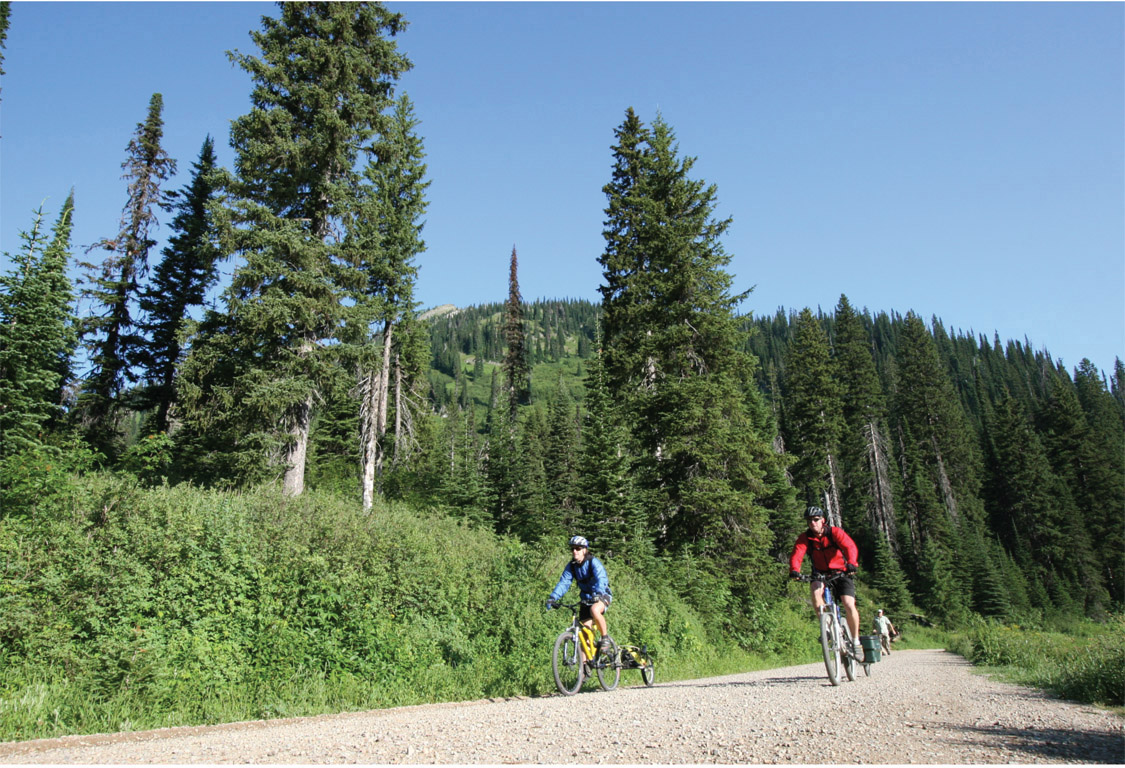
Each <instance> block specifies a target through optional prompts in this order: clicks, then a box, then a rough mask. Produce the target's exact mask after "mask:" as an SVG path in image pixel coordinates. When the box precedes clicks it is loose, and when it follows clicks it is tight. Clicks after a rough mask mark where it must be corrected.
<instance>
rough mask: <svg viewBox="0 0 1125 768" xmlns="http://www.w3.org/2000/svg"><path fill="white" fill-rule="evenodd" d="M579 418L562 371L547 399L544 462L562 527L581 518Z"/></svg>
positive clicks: (550, 496)
mask: <svg viewBox="0 0 1125 768" xmlns="http://www.w3.org/2000/svg"><path fill="white" fill-rule="evenodd" d="M578 420H579V411H578V409H577V406H576V405H575V403H574V398H572V397H571V396H570V391H569V390H568V389H567V387H566V384H565V383H564V382H563V380H562V374H561V373H560V374H559V377H558V386H557V387H556V389H555V392H554V393H553V395H552V396H551V397H550V399H549V400H548V402H547V436H546V440H545V442H544V445H543V460H544V461H543V466H544V470H545V472H546V475H547V500H548V503H549V504H550V506H551V508H552V509H553V510H554V511H555V514H556V515H557V516H558V518H559V520H560V525H561V527H562V529H563V530H570V529H571V528H572V527H573V523H575V522H576V521H577V519H578V510H577V506H578V499H577V496H578V455H579V430H578Z"/></svg>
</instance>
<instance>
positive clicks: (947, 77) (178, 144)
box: [0, 1, 1125, 372]
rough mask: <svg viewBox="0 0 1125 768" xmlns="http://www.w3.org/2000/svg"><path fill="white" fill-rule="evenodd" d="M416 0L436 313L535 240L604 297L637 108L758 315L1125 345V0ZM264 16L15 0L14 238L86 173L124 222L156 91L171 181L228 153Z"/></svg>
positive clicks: (496, 291)
mask: <svg viewBox="0 0 1125 768" xmlns="http://www.w3.org/2000/svg"><path fill="white" fill-rule="evenodd" d="M388 7H390V8H391V9H392V10H395V11H400V12H402V13H403V14H404V15H405V16H406V18H407V20H408V21H409V22H410V26H409V28H408V29H407V30H406V32H405V33H403V34H402V35H401V36H400V37H399V38H398V41H399V45H400V47H401V48H402V50H404V51H405V52H406V53H407V55H408V56H409V57H410V58H411V59H412V60H413V62H414V65H415V66H414V69H413V70H412V71H411V72H409V73H407V74H406V75H405V76H404V78H403V79H402V81H401V82H400V86H399V87H400V90H405V91H406V92H407V93H409V94H410V97H411V99H412V100H413V101H414V104H415V108H416V112H417V115H418V117H419V118H420V119H421V120H422V123H421V126H420V128H419V132H420V134H421V135H422V136H423V137H424V140H425V146H426V151H427V154H428V157H427V163H428V165H429V178H430V179H431V181H432V185H431V187H430V195H429V198H430V206H429V212H428V215H427V217H426V222H427V223H426V228H425V230H424V237H425V240H426V243H427V246H428V250H427V252H426V253H425V254H423V255H422V257H421V258H420V259H419V262H418V263H419V266H420V270H421V271H420V275H419V281H418V290H417V295H418V297H419V299H420V300H421V302H422V303H423V304H424V305H425V306H433V305H437V304H443V303H452V304H457V305H459V306H467V305H470V304H479V303H485V302H490V301H502V300H503V299H504V298H505V297H506V295H507V275H508V273H507V263H508V257H509V255H510V253H511V249H512V246H513V245H514V246H515V247H516V248H517V250H518V253H519V259H520V287H521V291H522V293H523V296H524V298H525V299H527V300H532V299H537V298H565V297H571V298H586V299H590V300H597V299H598V293H597V288H598V285H599V284H600V282H601V272H600V269H599V267H598V264H597V261H596V259H597V256H598V254H599V253H600V252H601V250H602V246H603V240H602V236H601V230H602V222H603V220H604V213H603V209H604V207H605V197H604V194H603V193H602V191H601V190H602V187H603V185H605V183H606V182H607V181H608V180H609V178H610V170H611V162H612V159H611V152H610V147H611V145H612V144H613V130H614V128H615V127H617V126H618V125H620V123H621V121H622V119H623V117H624V114H625V110H626V108H627V107H630V106H632V107H633V108H634V109H636V111H637V112H638V114H639V115H640V117H641V119H642V120H644V121H645V122H650V121H651V120H652V119H653V118H654V117H655V116H656V115H657V114H658V113H659V114H661V115H663V117H664V119H665V120H666V121H667V122H668V123H669V124H670V125H671V126H672V127H673V129H674V130H675V132H676V135H677V138H678V140H679V145H680V151H681V154H683V155H688V156H694V157H696V158H698V161H697V164H696V166H695V169H694V176H695V177H696V178H702V179H704V180H706V181H707V182H709V183H713V184H715V185H716V186H717V189H718V214H719V215H721V216H732V217H733V219H734V223H733V225H732V227H731V229H730V230H729V233H728V235H727V237H726V238H725V239H724V246H725V248H726V250H727V251H728V253H730V254H731V255H732V261H731V264H730V268H729V269H730V271H731V272H732V273H733V274H734V275H735V287H736V290H743V289H745V288H749V287H751V286H754V291H753V293H752V294H751V296H750V298H749V299H748V300H747V302H746V303H745V304H744V305H743V307H742V309H743V311H750V312H753V313H755V314H770V313H773V312H774V311H776V309H777V308H778V307H780V306H784V307H786V308H787V309H794V310H799V309H800V308H802V307H805V306H809V307H812V308H813V309H816V308H817V307H818V306H819V307H822V308H823V309H825V310H826V311H830V310H831V309H832V308H833V307H834V306H835V305H836V303H837V301H838V299H839V297H840V294H841V293H844V294H847V296H848V298H849V299H850V301H851V303H852V304H853V305H855V306H857V307H861V308H862V307H866V308H868V309H870V310H872V311H880V310H888V311H890V310H894V311H898V312H901V313H904V314H905V312H906V311H907V310H914V311H915V312H917V313H918V314H919V315H921V316H922V317H923V318H926V319H927V320H928V319H929V318H930V317H931V316H932V315H937V316H939V317H940V318H941V319H942V320H943V321H944V323H945V325H946V327H947V328H950V329H955V330H956V329H960V330H963V331H968V330H970V329H971V330H972V331H974V332H976V333H978V334H984V335H985V336H986V337H987V338H989V339H991V337H992V335H993V332H998V333H999V335H1000V338H1001V339H1002V340H1005V341H1006V340H1008V339H1019V340H1021V341H1022V340H1023V339H1025V338H1027V339H1029V340H1030V341H1031V343H1032V345H1033V346H1034V348H1036V349H1043V348H1046V349H1047V350H1048V351H1049V352H1050V353H1051V354H1052V355H1053V356H1054V357H1055V358H1056V359H1061V360H1062V361H1063V362H1064V363H1066V364H1067V365H1068V366H1069V367H1071V368H1073V367H1074V366H1075V365H1077V363H1078V362H1079V361H1080V360H1081V359H1082V358H1083V357H1089V358H1090V359H1091V360H1093V361H1094V363H1095V364H1097V365H1098V366H1099V367H1101V368H1103V369H1106V370H1107V372H1108V371H1110V370H1111V369H1112V366H1113V362H1114V358H1115V357H1118V356H1120V357H1122V358H1125V4H1122V3H1059V4H1055V3H996V4H993V3H966V4H949V3H933V4H931V3H902V4H900V3H854V4H853V3H778V4H774V3H672V2H667V3H665V2H661V3H645V2H628V3H550V2H542V3H540V2H536V3H519V2H514V3H438V2H423V3H388ZM262 15H271V16H272V15H276V7H275V6H274V5H273V4H267V3H206V2H198V3H197V2H192V3H143V2H137V3H133V2H130V3H108V2H82V3H55V2H45V3H44V2H20V1H17V2H14V3H13V4H12V14H11V26H10V29H9V31H8V40H7V45H6V49H5V52H4V64H3V68H4V70H5V72H6V74H5V76H4V78H3V82H2V84H0V88H2V90H0V137H2V138H0V212H2V216H0V252H14V251H16V250H17V249H18V248H19V239H18V235H19V232H20V230H23V229H26V228H27V227H28V226H29V224H30V223H31V216H32V211H33V210H34V209H35V208H37V207H38V206H39V205H40V204H45V211H46V213H47V216H48V218H49V219H50V220H52V221H53V219H54V217H55V216H56V215H57V213H58V208H59V206H60V205H61V203H62V201H63V199H64V198H65V197H66V194H67V192H68V190H69V189H70V188H71V187H73V188H74V189H75V194H76V212H75V234H74V240H75V243H76V245H77V246H79V248H76V251H78V252H79V253H80V252H81V246H85V245H88V244H90V243H93V242H95V241H96V240H98V239H99V238H101V237H105V236H108V235H112V234H114V233H115V232H116V231H117V227H118V220H119V217H120V211H121V208H122V206H123V205H124V203H125V195H126V192H125V185H124V182H123V181H122V180H121V178H120V175H121V163H122V161H123V160H124V159H125V147H126V144H127V143H128V141H129V139H130V137H131V136H132V134H133V132H134V130H135V128H136V125H137V123H138V122H140V121H142V120H143V119H144V116H145V112H146V109H147V106H148V102H149V99H150V97H151V95H152V94H153V93H154V92H160V93H162V94H163V97H164V105H165V110H164V120H165V140H164V146H165V149H166V150H167V151H168V152H169V154H170V155H171V156H172V157H174V158H176V159H177V160H178V162H179V167H180V173H179V175H178V176H177V177H176V178H175V179H174V180H173V181H172V182H171V183H170V185H169V188H173V189H179V188H181V187H182V186H184V185H185V184H186V183H187V181H188V174H189V169H190V167H191V164H192V163H193V162H194V160H195V159H196V158H197V156H198V153H199V149H200V146H201V144H202V143H203V139H204V137H205V136H206V135H207V134H211V135H212V136H213V137H214V138H215V140H216V145H217V148H218V151H219V157H220V161H221V162H222V163H223V164H224V165H226V166H228V167H230V166H231V165H232V163H233V156H232V153H231V150H230V148H229V146H228V139H229V124H230V121H231V120H232V119H234V118H236V117H238V116H240V115H242V114H243V113H245V112H246V111H247V110H248V108H249V93H250V88H251V83H250V80H249V78H248V76H247V75H246V74H245V73H244V72H242V71H241V70H239V69H236V68H234V67H233V66H232V65H231V64H230V63H229V61H228V60H227V57H226V55H225V52H226V51H228V50H232V49H238V50H240V51H242V52H245V53H256V48H255V46H254V44H253V43H252V42H251V40H250V38H249V32H250V31H251V30H252V29H258V28H259V27H260V22H259V20H260V17H261V16H262ZM164 219H165V220H168V219H170V217H169V216H165V217H164ZM161 245H163V243H161ZM91 255H94V254H91ZM8 268H9V264H8V262H7V260H6V259H3V260H0V270H2V271H7V270H8ZM229 268H230V267H229V266H228V267H227V269H228V270H229Z"/></svg>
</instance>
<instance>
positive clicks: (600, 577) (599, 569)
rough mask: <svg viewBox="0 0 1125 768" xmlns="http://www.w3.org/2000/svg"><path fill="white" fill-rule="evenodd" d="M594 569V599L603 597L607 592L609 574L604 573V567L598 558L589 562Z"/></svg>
mask: <svg viewBox="0 0 1125 768" xmlns="http://www.w3.org/2000/svg"><path fill="white" fill-rule="evenodd" d="M591 565H592V566H593V567H594V597H597V596H598V595H604V594H606V593H608V592H609V574H608V573H606V572H605V566H604V565H602V561H601V560H600V559H598V558H596V557H595V558H594V559H593V561H592V562H591Z"/></svg>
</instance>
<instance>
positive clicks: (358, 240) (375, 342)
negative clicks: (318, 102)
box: [343, 95, 429, 509]
mask: <svg viewBox="0 0 1125 768" xmlns="http://www.w3.org/2000/svg"><path fill="white" fill-rule="evenodd" d="M417 126H418V119H417V118H416V117H415V116H414V107H413V104H411V102H410V99H409V98H408V97H407V96H406V95H403V96H401V97H400V98H399V100H398V101H397V102H395V107H394V115H393V119H392V120H391V121H389V122H388V123H387V126H386V133H385V134H384V135H382V136H381V137H380V138H379V141H377V142H376V143H375V145H374V147H373V148H372V150H371V154H372V155H373V159H372V160H371V161H370V162H369V163H368V165H367V168H366V170H365V172H364V176H365V179H366V182H367V185H366V186H365V188H364V189H363V190H362V191H361V195H360V200H359V213H358V216H357V219H356V226H355V227H354V230H353V232H352V233H351V236H350V237H349V238H348V240H347V241H346V243H345V247H346V252H345V254H344V257H343V258H344V260H345V262H346V263H347V265H348V266H349V267H351V268H352V269H353V270H354V271H355V273H356V274H355V280H356V283H357V290H355V291H354V296H355V304H354V309H353V310H352V312H353V315H354V316H353V318H352V320H351V325H352V326H353V328H354V333H353V334H350V335H351V336H352V337H353V340H354V341H353V343H355V342H358V349H357V350H356V352H355V356H356V359H357V365H358V371H359V373H358V378H359V391H360V393H361V398H360V400H361V408H360V410H361V413H362V415H361V420H360V424H361V436H360V444H361V446H362V448H363V452H362V459H361V467H360V473H361V478H362V482H361V492H362V496H363V505H364V509H370V508H371V506H372V504H373V502H374V496H375V493H376V492H377V491H378V490H379V488H378V486H379V485H380V484H381V480H382V475H383V466H384V461H385V456H386V453H387V446H386V445H385V444H384V435H385V434H386V432H387V419H388V414H389V412H390V410H391V408H392V407H394V405H393V404H391V403H390V400H391V391H392V382H393V380H394V379H395V378H396V377H397V376H399V375H400V373H401V372H399V371H395V370H393V369H394V367H395V366H394V360H395V356H394V354H393V350H394V345H395V332H396V330H397V328H398V326H399V325H400V324H401V323H403V322H405V321H407V320H408V318H410V317H412V316H413V315H414V314H415V302H414V282H415V280H416V278H417V273H418V269H417V267H416V266H415V265H414V259H415V257H416V256H417V255H418V254H420V253H421V252H422V251H424V250H425V243H424V242H423V241H422V237H421V234H422V227H423V223H422V221H421V218H422V216H424V215H425V212H426V199H425V192H426V189H427V187H429V182H428V181H426V180H425V175H426V166H425V164H424V163H423V162H422V159H423V158H424V157H425V151H424V149H423V147H422V140H421V138H420V137H419V136H418V135H417V132H416V128H417ZM373 325H374V326H375V327H377V328H379V329H381V330H380V331H379V332H378V333H376V334H374V336H373V335H372V334H371V332H370V331H369V330H368V329H369V328H371V327H372V326H373ZM379 348H381V349H382V354H381V355H380V356H378V357H376V356H375V355H373V354H372V351H373V350H374V349H379ZM398 359H400V360H401V357H399V358H398ZM398 405H399V413H406V412H405V411H403V410H402V406H404V405H405V403H400V404H398Z"/></svg>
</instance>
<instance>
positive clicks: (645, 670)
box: [641, 653, 656, 687]
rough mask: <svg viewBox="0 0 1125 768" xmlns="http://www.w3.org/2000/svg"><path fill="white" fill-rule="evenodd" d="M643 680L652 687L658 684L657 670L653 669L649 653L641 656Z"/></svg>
mask: <svg viewBox="0 0 1125 768" xmlns="http://www.w3.org/2000/svg"><path fill="white" fill-rule="evenodd" d="M641 664H643V665H644V666H642V667H641V679H642V680H644V681H645V685H647V686H650V687H651V686H652V684H653V683H654V682H656V670H655V669H653V668H652V656H650V655H648V654H647V653H642V654H641Z"/></svg>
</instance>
